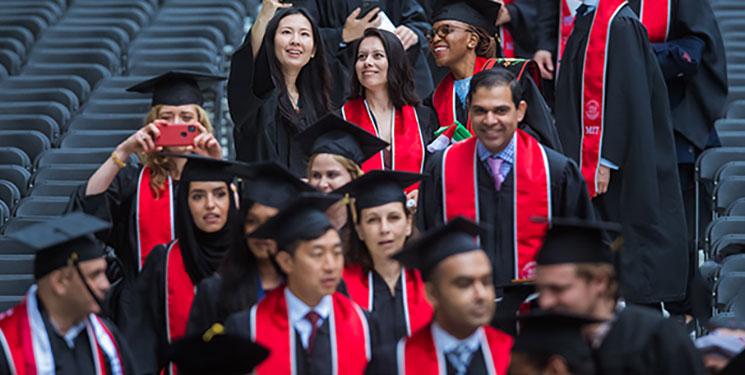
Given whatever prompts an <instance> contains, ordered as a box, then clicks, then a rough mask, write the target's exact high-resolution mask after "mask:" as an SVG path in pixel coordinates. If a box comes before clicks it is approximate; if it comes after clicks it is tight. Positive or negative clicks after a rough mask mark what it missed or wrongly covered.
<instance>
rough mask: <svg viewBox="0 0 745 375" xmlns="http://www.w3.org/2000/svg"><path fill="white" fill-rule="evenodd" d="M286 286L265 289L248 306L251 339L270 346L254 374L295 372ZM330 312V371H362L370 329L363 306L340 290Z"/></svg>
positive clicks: (368, 345)
mask: <svg viewBox="0 0 745 375" xmlns="http://www.w3.org/2000/svg"><path fill="white" fill-rule="evenodd" d="M284 293H285V288H284V287H279V288H275V289H274V290H272V291H270V292H267V294H266V296H265V297H264V299H263V300H261V301H260V302H259V303H258V304H256V305H254V306H253V307H252V308H251V318H250V324H251V336H252V337H251V339H252V340H253V341H254V342H257V343H259V344H261V345H264V346H266V347H267V348H269V357H268V358H267V359H266V360H265V361H264V362H263V363H261V364H260V365H259V366H258V367H257V368H256V374H258V375H264V374H296V373H297V367H296V366H297V364H296V363H295V358H296V354H295V330H294V329H293V328H292V327H290V323H289V318H288V311H287V301H286V300H285V294H284ZM331 298H332V301H333V302H332V303H333V305H334V306H333V309H332V310H331V314H330V315H329V317H328V319H329V323H330V324H329V327H330V334H329V336H330V338H331V361H332V369H333V370H332V373H333V374H362V373H364V372H365V368H366V367H367V363H368V362H369V361H370V359H371V356H372V354H371V343H370V333H369V331H368V326H367V319H366V318H365V315H364V313H363V312H362V309H360V307H359V306H357V305H356V304H355V303H354V302H352V301H351V300H350V299H348V298H346V297H344V296H343V295H341V294H340V293H334V294H332V295H331Z"/></svg>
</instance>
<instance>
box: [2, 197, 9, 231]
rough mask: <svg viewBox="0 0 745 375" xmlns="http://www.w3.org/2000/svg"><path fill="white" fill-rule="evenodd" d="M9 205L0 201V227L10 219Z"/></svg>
mask: <svg viewBox="0 0 745 375" xmlns="http://www.w3.org/2000/svg"><path fill="white" fill-rule="evenodd" d="M10 213H11V212H10V207H8V205H7V204H5V202H3V201H0V228H2V227H4V226H5V223H7V222H8V219H10Z"/></svg>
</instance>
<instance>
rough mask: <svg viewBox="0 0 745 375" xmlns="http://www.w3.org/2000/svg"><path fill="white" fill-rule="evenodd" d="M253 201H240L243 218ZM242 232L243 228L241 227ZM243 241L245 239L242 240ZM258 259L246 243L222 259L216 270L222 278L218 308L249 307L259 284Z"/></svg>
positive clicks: (254, 300) (222, 310) (225, 310)
mask: <svg viewBox="0 0 745 375" xmlns="http://www.w3.org/2000/svg"><path fill="white" fill-rule="evenodd" d="M251 207H253V202H251V201H248V200H246V199H243V200H242V201H241V209H240V215H241V218H243V220H245V218H246V216H247V215H248V211H249V210H251ZM241 233H243V228H241ZM243 242H244V243H245V240H244V241H243ZM257 264H258V260H257V259H256V257H255V256H254V254H253V252H252V251H251V249H249V248H248V245H246V246H245V247H243V248H237V247H235V248H233V249H231V251H230V252H228V254H227V255H226V256H225V259H223V262H222V264H221V265H220V268H219V270H218V273H219V274H220V277H221V279H222V282H221V287H220V292H219V294H218V309H219V311H221V312H223V313H224V314H225V317H226V318H227V316H228V315H229V314H230V313H233V312H237V311H240V310H243V309H247V308H249V307H251V305H252V304H254V303H255V302H256V301H257V300H258V293H257V291H258V289H259V287H260V285H258V282H259V274H258V266H257Z"/></svg>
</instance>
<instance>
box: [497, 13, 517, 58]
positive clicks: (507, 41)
mask: <svg viewBox="0 0 745 375" xmlns="http://www.w3.org/2000/svg"><path fill="white" fill-rule="evenodd" d="M514 1H515V0H504V1H503V2H502V4H503V5H502V6H507V5H509V4H512V2H514ZM499 41H500V42H501V47H502V57H505V58H508V59H513V58H515V57H517V56H515V38H513V37H512V33H511V32H510V30H509V29H507V25H502V26H501V27H500V28H499Z"/></svg>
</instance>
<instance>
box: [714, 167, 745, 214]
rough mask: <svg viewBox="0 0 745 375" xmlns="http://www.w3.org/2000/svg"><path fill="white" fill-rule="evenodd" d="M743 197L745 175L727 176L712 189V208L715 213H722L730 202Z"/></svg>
mask: <svg viewBox="0 0 745 375" xmlns="http://www.w3.org/2000/svg"><path fill="white" fill-rule="evenodd" d="M743 197H745V177H743V176H734V177H727V178H725V179H723V180H721V181H719V184H718V185H717V187H716V189H715V190H714V201H715V206H714V208H715V210H716V212H717V214H718V215H722V214H724V213H725V212H726V210H727V207H729V205H730V204H731V203H732V202H734V201H735V200H737V199H738V198H743Z"/></svg>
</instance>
